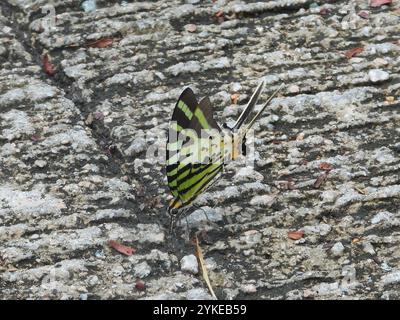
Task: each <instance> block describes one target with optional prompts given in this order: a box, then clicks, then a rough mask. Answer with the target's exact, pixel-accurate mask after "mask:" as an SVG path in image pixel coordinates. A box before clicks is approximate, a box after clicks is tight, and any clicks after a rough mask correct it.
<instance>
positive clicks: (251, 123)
mask: <svg viewBox="0 0 400 320" xmlns="http://www.w3.org/2000/svg"><path fill="white" fill-rule="evenodd" d="M283 86H284V83H282V84H281V85H280V86H279V88H278V89H276V90H275V92H274V93H273V94H272V95H271V96H270V97H269V98H268V100H267V102H266V103H265V104H264V106H263V107H262V108H261V110H260V111H258V113H257V114H256V115H255V116H254V118H253V119H252V120H251V121H250V122H249V123H248V124H247V126H246V128H245V129H244V130H243V131H242V132H241V136H242V137H245V136H246V134H247V132H248V131H249V130H250V129H251V127H252V126H253V124H254V122H255V121H256V120H257V118H258V117H259V116H260V115H261V114H262V113H263V112H264V110H265V108H266V107H267V106H268V104H269V103H270V102H271V100H272V99H273V98H274V97H275V96H276V95H277V94H278V92H279V91H281V89H282V88H283Z"/></svg>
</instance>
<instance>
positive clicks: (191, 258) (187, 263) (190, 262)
mask: <svg viewBox="0 0 400 320" xmlns="http://www.w3.org/2000/svg"><path fill="white" fill-rule="evenodd" d="M181 270H182V271H186V272H190V273H192V274H197V273H198V272H199V265H198V263H197V258H196V256H195V255H193V254H190V255H188V256H184V257H183V258H182V259H181Z"/></svg>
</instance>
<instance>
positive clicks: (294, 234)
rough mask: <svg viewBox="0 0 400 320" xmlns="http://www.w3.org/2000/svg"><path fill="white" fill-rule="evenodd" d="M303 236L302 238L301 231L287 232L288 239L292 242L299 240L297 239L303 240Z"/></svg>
mask: <svg viewBox="0 0 400 320" xmlns="http://www.w3.org/2000/svg"><path fill="white" fill-rule="evenodd" d="M303 236H304V231H303V230H298V231H289V232H288V237H289V239H292V240H299V239H301V238H303Z"/></svg>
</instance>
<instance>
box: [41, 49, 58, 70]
mask: <svg viewBox="0 0 400 320" xmlns="http://www.w3.org/2000/svg"><path fill="white" fill-rule="evenodd" d="M43 69H44V72H46V73H47V74H48V75H49V76H54V74H55V73H56V69H55V67H54V65H53V64H52V63H51V62H50V59H49V55H48V54H47V53H46V54H44V55H43Z"/></svg>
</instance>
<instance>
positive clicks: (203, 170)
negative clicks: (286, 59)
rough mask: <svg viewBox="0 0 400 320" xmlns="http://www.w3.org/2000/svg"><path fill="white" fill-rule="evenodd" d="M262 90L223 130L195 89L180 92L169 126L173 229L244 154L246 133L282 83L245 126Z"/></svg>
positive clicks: (168, 152) (168, 159)
mask: <svg viewBox="0 0 400 320" xmlns="http://www.w3.org/2000/svg"><path fill="white" fill-rule="evenodd" d="M263 87H264V82H263V81H261V83H260V84H259V85H258V87H257V88H256V90H255V91H254V93H253V95H252V96H251V98H250V100H249V102H248V104H247V106H246V107H245V108H244V110H243V112H242V113H241V114H240V116H239V118H238V119H237V120H236V122H235V123H234V124H233V126H231V127H229V126H227V125H224V127H223V128H224V129H226V130H224V131H223V130H221V128H220V126H219V125H218V123H217V122H216V121H215V119H214V117H213V110H212V107H211V103H210V99H209V98H208V97H205V98H203V99H202V100H200V102H198V101H197V99H196V96H195V94H194V93H193V91H192V89H190V88H186V89H185V90H184V91H183V92H182V93H181V95H180V97H179V99H178V101H177V103H176V105H175V108H174V111H173V114H172V119H171V121H170V123H169V128H168V139H167V148H166V149H167V150H166V151H167V153H166V158H167V163H166V173H167V180H168V186H169V189H170V191H171V194H172V195H173V197H174V198H173V199H172V200H171V201H170V203H169V206H168V214H169V215H170V217H171V224H170V230H172V228H173V222H174V217H175V216H176V215H177V214H178V213H180V212H182V210H183V209H184V208H187V207H188V206H189V205H190V204H192V203H193V201H194V200H195V199H196V198H197V196H198V195H199V194H201V193H202V192H204V191H205V190H206V189H208V188H209V187H210V186H211V185H212V184H213V183H214V182H215V181H216V180H217V178H218V177H219V175H220V173H221V172H222V169H223V167H224V164H225V163H226V161H227V160H229V159H231V160H234V159H236V158H237V157H238V156H239V155H240V154H241V153H242V150H243V148H244V144H245V139H246V134H247V133H248V131H249V129H250V128H251V127H252V125H253V124H254V122H255V121H256V120H257V118H258V117H259V116H260V115H261V113H262V112H263V111H264V110H265V108H266V106H267V105H268V104H269V102H270V101H271V100H272V98H273V97H274V96H275V95H276V94H277V93H278V92H279V91H280V90H281V89H282V87H283V84H282V85H281V86H280V87H279V88H278V89H277V90H276V91H275V92H274V93H273V94H272V95H271V96H270V97H269V99H268V100H267V102H266V103H265V104H264V106H263V107H262V108H261V110H260V111H259V112H258V113H257V114H256V115H255V116H254V117H253V118H252V120H251V121H250V122H248V124H247V125H246V126H244V123H245V121H246V119H247V118H248V117H249V115H250V113H251V111H252V110H253V109H254V106H255V105H256V103H257V101H258V98H259V96H260V94H261V92H262V89H263ZM226 133H228V134H226Z"/></svg>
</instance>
